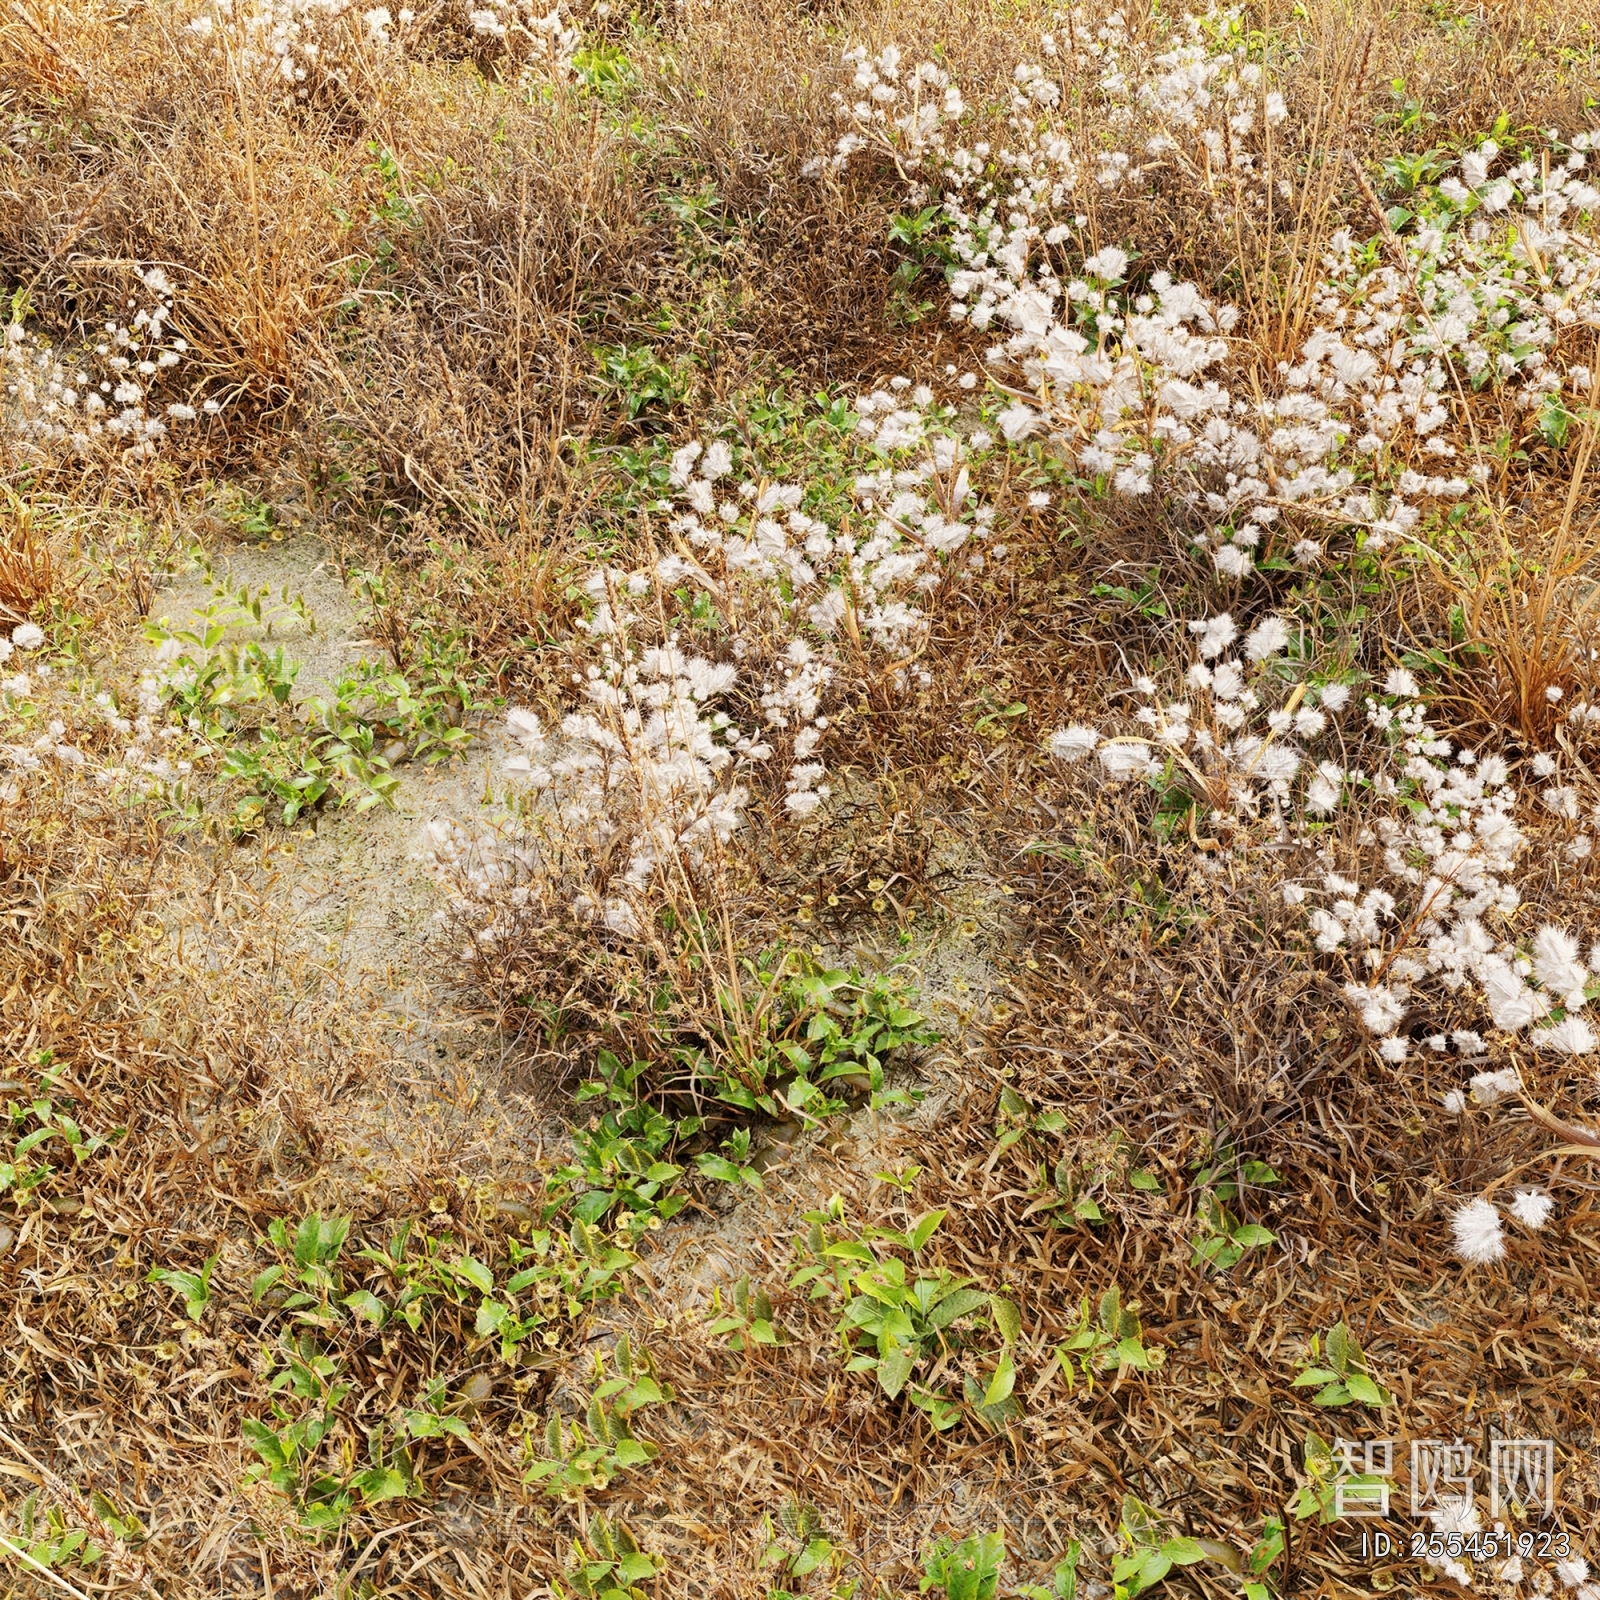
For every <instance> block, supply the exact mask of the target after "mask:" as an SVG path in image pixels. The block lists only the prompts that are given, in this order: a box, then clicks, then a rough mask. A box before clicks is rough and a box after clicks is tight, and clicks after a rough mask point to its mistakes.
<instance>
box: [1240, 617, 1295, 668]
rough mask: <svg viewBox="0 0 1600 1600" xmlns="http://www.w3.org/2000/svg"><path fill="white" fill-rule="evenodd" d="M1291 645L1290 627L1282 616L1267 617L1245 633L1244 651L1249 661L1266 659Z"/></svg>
mask: <svg viewBox="0 0 1600 1600" xmlns="http://www.w3.org/2000/svg"><path fill="white" fill-rule="evenodd" d="M1288 647H1289V627H1288V624H1287V623H1285V622H1284V620H1283V618H1282V617H1267V618H1265V619H1264V620H1263V621H1261V622H1259V623H1257V624H1256V626H1255V627H1253V628H1252V629H1251V630H1250V632H1249V633H1247V634H1246V635H1245V641H1244V653H1245V659H1246V660H1248V661H1265V660H1266V659H1267V657H1268V656H1275V655H1277V654H1278V653H1279V652H1280V651H1283V650H1286V649H1288Z"/></svg>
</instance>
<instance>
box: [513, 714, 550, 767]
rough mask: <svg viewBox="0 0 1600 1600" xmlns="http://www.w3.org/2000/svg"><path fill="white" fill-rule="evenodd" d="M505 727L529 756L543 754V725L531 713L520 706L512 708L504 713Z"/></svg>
mask: <svg viewBox="0 0 1600 1600" xmlns="http://www.w3.org/2000/svg"><path fill="white" fill-rule="evenodd" d="M506 727H507V729H508V730H509V731H510V734H511V737H512V738H513V739H515V740H516V741H517V743H518V744H520V745H521V746H522V748H523V749H524V750H526V751H527V752H528V754H529V755H530V756H542V755H543V754H544V746H545V738H544V724H543V723H542V722H540V721H539V718H538V717H537V716H536V715H535V714H534V713H533V712H532V711H529V710H527V709H526V708H524V707H522V706H513V707H512V708H511V710H509V711H508V712H506Z"/></svg>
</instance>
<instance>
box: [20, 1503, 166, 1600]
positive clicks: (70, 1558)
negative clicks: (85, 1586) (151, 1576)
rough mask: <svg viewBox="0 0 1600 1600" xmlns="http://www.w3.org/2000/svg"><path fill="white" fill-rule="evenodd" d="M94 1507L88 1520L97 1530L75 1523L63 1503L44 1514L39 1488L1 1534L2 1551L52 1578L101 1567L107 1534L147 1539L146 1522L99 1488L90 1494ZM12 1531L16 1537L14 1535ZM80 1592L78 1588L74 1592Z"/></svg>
mask: <svg viewBox="0 0 1600 1600" xmlns="http://www.w3.org/2000/svg"><path fill="white" fill-rule="evenodd" d="M89 1506H90V1511H91V1512H92V1516H90V1517H89V1518H88V1519H87V1520H89V1521H90V1522H91V1523H98V1525H99V1526H98V1529H97V1530H94V1531H89V1530H85V1529H83V1528H80V1527H75V1526H73V1523H72V1521H71V1520H70V1519H69V1518H68V1515H67V1513H66V1512H65V1511H64V1510H63V1509H62V1508H61V1507H59V1506H50V1507H48V1508H46V1510H45V1512H44V1515H43V1516H42V1517H41V1516H40V1514H39V1492H38V1490H34V1491H33V1492H32V1493H31V1494H29V1495H27V1496H26V1497H25V1498H24V1499H23V1501H22V1504H21V1505H20V1506H19V1507H18V1508H17V1522H16V1526H15V1528H12V1529H8V1530H7V1532H6V1533H5V1534H0V1550H3V1551H5V1552H6V1553H7V1554H8V1555H10V1556H11V1557H12V1559H13V1560H14V1561H16V1562H17V1563H18V1564H19V1565H20V1566H21V1568H22V1569H23V1571H24V1572H39V1573H43V1574H44V1575H45V1576H46V1577H50V1576H52V1575H53V1574H58V1573H60V1572H62V1571H64V1570H66V1569H67V1568H68V1567H71V1566H76V1567H80V1568H89V1567H93V1566H96V1565H97V1564H98V1563H99V1561H100V1559H101V1557H102V1556H103V1555H104V1554H105V1551H104V1549H103V1548H102V1547H101V1544H100V1543H99V1540H100V1539H102V1538H106V1537H109V1538H111V1539H116V1540H120V1541H121V1542H122V1543H123V1544H126V1545H130V1546H137V1545H140V1544H142V1543H143V1542H144V1540H145V1538H146V1533H145V1529H144V1526H143V1524H142V1523H141V1522H140V1521H139V1519H138V1518H137V1517H136V1516H134V1515H133V1513H132V1512H123V1511H119V1510H118V1509H117V1507H116V1506H115V1505H114V1504H113V1503H112V1502H111V1501H110V1500H109V1499H108V1498H107V1497H106V1496H105V1495H104V1494H102V1493H100V1492H99V1491H98V1490H96V1491H94V1492H93V1493H91V1494H90V1496H89ZM8 1534H14V1535H15V1537H8V1536H7V1535H8ZM55 1582H56V1584H57V1585H59V1584H60V1582H61V1580H60V1579H59V1578H56V1579H55ZM79 1592H80V1591H78V1590H77V1589H76V1588H74V1589H72V1593H74V1594H77V1593H79Z"/></svg>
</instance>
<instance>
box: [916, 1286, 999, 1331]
mask: <svg viewBox="0 0 1600 1600" xmlns="http://www.w3.org/2000/svg"><path fill="white" fill-rule="evenodd" d="M989 1298H990V1297H989V1296H988V1295H986V1294H984V1293H983V1292H982V1290H980V1289H956V1290H954V1291H953V1292H952V1293H950V1294H947V1295H945V1296H944V1297H943V1299H941V1300H940V1301H939V1303H938V1304H937V1305H936V1306H934V1308H933V1309H932V1310H931V1311H930V1312H929V1313H928V1321H929V1323H931V1324H932V1326H933V1327H935V1328H948V1327H949V1326H950V1324H951V1323H952V1322H954V1321H956V1320H957V1318H959V1317H965V1316H968V1315H970V1314H971V1313H972V1312H974V1311H976V1310H977V1309H978V1307H979V1306H981V1305H983V1304H985V1302H987V1301H988V1300H989Z"/></svg>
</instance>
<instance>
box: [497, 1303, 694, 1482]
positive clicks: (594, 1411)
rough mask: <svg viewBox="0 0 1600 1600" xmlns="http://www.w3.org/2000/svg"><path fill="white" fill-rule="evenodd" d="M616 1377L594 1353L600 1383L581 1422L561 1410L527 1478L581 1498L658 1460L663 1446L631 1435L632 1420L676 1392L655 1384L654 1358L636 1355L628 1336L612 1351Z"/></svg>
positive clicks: (554, 1415)
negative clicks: (614, 1479) (562, 1413)
mask: <svg viewBox="0 0 1600 1600" xmlns="http://www.w3.org/2000/svg"><path fill="white" fill-rule="evenodd" d="M611 1364H612V1366H613V1368H614V1370H615V1376H613V1377H610V1378H608V1377H606V1375H605V1370H606V1369H605V1361H604V1358H603V1357H602V1356H599V1355H596V1356H595V1360H594V1375H595V1379H596V1380H597V1381H596V1383H595V1387H594V1389H593V1390H592V1391H591V1392H590V1395H589V1403H588V1406H587V1408H586V1409H585V1411H584V1416H583V1421H582V1422H578V1421H576V1420H574V1421H570V1422H569V1421H568V1420H567V1419H566V1418H564V1417H563V1416H562V1415H561V1413H560V1412H559V1411H552V1412H551V1413H550V1418H549V1421H548V1422H547V1423H546V1425H545V1430H544V1436H543V1441H542V1442H543V1444H544V1455H543V1457H542V1458H540V1459H538V1460H534V1461H531V1462H530V1463H529V1465H528V1468H527V1471H526V1472H525V1473H524V1478H525V1479H526V1481H527V1482H529V1483H543V1484H544V1486H545V1488H546V1489H547V1490H548V1491H549V1493H551V1494H557V1495H564V1496H572V1497H576V1496H581V1495H582V1494H584V1493H585V1492H586V1491H588V1490H590V1489H604V1488H605V1487H606V1486H607V1485H608V1484H609V1483H610V1482H611V1480H612V1479H613V1478H615V1477H616V1476H617V1475H618V1474H619V1473H622V1472H627V1471H628V1470H630V1469H631V1468H633V1467H642V1466H644V1465H646V1464H647V1463H648V1462H651V1461H653V1460H655V1458H656V1456H657V1455H659V1454H660V1447H659V1446H658V1445H655V1444H652V1443H651V1442H650V1440H648V1439H640V1438H638V1437H637V1436H636V1435H635V1434H634V1431H633V1417H634V1415H635V1413H637V1412H639V1411H641V1410H643V1409H644V1407H646V1406H653V1405H660V1404H662V1403H663V1402H664V1401H668V1400H671V1399H672V1398H673V1394H672V1390H671V1389H670V1388H666V1387H663V1386H662V1385H661V1384H659V1383H657V1381H656V1378H655V1373H654V1370H653V1368H652V1366H651V1363H650V1358H649V1356H648V1355H647V1354H646V1352H644V1351H643V1350H640V1351H639V1352H638V1353H637V1354H635V1352H634V1350H633V1347H632V1345H631V1344H630V1343H629V1340H628V1336H627V1335H626V1334H622V1335H620V1336H619V1337H618V1339H617V1342H616V1344H615V1346H614V1347H613V1348H612V1351H611Z"/></svg>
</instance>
